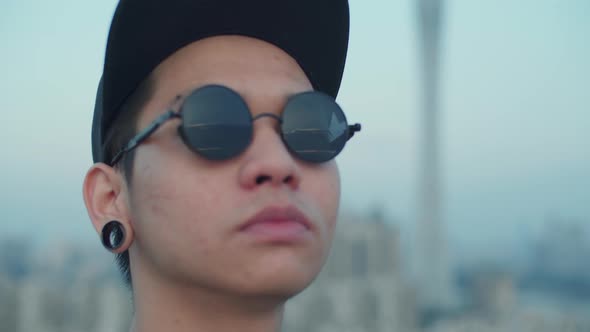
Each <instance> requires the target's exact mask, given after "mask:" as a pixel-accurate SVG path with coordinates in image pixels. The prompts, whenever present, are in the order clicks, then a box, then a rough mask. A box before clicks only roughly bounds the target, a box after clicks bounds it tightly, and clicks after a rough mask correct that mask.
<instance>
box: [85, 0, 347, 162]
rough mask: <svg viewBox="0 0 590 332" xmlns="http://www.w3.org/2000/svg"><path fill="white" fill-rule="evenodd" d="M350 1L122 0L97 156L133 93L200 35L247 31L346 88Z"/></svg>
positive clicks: (97, 111)
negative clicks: (159, 67) (345, 70)
mask: <svg viewBox="0 0 590 332" xmlns="http://www.w3.org/2000/svg"><path fill="white" fill-rule="evenodd" d="M348 34H349V9H348V0H250V1H244V0H121V1H120V2H119V4H118V6H117V9H116V10H115V14H114V17H113V21H112V23H111V28H110V31H109V37H108V41H107V47H106V54H105V63H104V69H103V75H102V78H101V79H100V82H99V85H98V91H97V94H96V103H95V108H94V117H93V122H92V156H93V160H94V162H104V161H105V160H104V157H103V154H104V151H103V148H104V146H103V145H104V136H105V133H106V131H107V130H108V128H109V127H110V125H111V124H112V123H113V121H114V120H115V118H116V116H117V115H118V112H119V110H120V108H121V106H122V105H123V103H124V102H125V100H126V99H127V98H128V97H129V96H130V95H131V94H132V93H133V92H134V91H135V89H136V88H137V87H138V86H139V85H140V84H141V82H142V81H143V80H145V79H146V78H147V77H148V76H149V74H150V73H151V72H152V71H153V70H154V69H155V68H156V66H158V65H159V64H160V63H161V62H162V61H164V60H165V59H166V58H167V57H169V56H170V55H172V54H173V53H175V52H176V51H177V50H179V49H180V48H182V47H184V46H186V45H188V44H190V43H192V42H194V41H197V40H199V39H203V38H207V37H211V36H217V35H243V36H248V37H253V38H257V39H261V40H264V41H266V42H268V43H271V44H274V45H275V46H277V47H279V48H281V49H282V50H284V51H285V52H286V53H287V54H289V55H290V56H291V57H293V58H294V59H295V60H296V61H297V63H298V64H299V65H300V66H301V68H302V69H303V71H304V72H305V74H306V75H307V77H308V79H309V80H310V82H311V83H312V85H313V87H314V89H315V90H318V91H322V92H324V93H326V94H328V95H330V96H332V97H334V98H336V95H337V94H338V90H339V88H340V82H341V80H342V74H343V71H344V64H345V61H346V53H347V49H348Z"/></svg>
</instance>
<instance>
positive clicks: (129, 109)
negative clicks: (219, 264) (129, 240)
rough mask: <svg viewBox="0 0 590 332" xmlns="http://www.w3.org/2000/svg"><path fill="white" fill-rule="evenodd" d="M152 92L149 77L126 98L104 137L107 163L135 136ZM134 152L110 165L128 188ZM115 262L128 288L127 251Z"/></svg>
mask: <svg viewBox="0 0 590 332" xmlns="http://www.w3.org/2000/svg"><path fill="white" fill-rule="evenodd" d="M153 90H154V79H153V77H152V75H150V76H148V77H147V78H146V79H145V80H144V81H143V82H142V83H141V84H140V85H139V86H138V87H137V89H136V90H135V91H134V92H133V93H132V94H131V95H130V96H129V98H127V100H126V101H125V103H124V104H123V106H121V110H120V111H119V112H118V113H119V115H118V116H117V117H116V118H115V120H114V121H113V123H112V124H111V126H110V127H109V129H108V130H107V132H106V135H105V141H104V145H103V152H104V156H105V158H104V160H105V161H106V162H107V163H110V161H111V160H112V159H113V157H114V156H115V155H116V154H117V153H118V152H119V151H121V149H123V148H124V147H125V145H126V144H127V143H128V142H129V141H130V140H131V139H132V138H133V136H135V135H136V133H137V131H138V128H137V120H138V118H139V115H140V114H141V110H142V109H143V108H144V107H145V104H146V103H147V101H148V100H149V99H150V98H151V97H152V94H153ZM134 151H135V149H134V150H131V151H129V152H127V153H125V154H123V157H122V158H121V159H120V160H119V162H118V163H117V164H116V165H112V166H113V167H115V168H116V169H119V170H120V171H121V172H122V173H123V176H124V177H125V182H126V183H127V186H128V187H131V178H132V175H133V160H134V159H135V153H134ZM115 261H116V263H117V266H118V267H119V270H120V271H121V274H122V275H123V280H124V281H125V283H126V284H127V285H128V286H131V282H132V281H131V270H130V267H129V251H128V250H125V251H124V252H122V253H120V254H117V255H116V258H115Z"/></svg>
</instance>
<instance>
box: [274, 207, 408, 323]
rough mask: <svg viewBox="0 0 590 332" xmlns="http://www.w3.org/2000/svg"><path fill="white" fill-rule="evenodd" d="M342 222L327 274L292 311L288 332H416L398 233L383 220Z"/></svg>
mask: <svg viewBox="0 0 590 332" xmlns="http://www.w3.org/2000/svg"><path fill="white" fill-rule="evenodd" d="M339 222H340V224H339V225H338V227H337V231H336V234H335V238H334V243H333V247H332V251H331V254H330V257H329V259H328V261H327V263H326V265H325V267H324V270H323V271H322V273H321V274H320V276H319V277H318V279H317V280H316V281H315V282H314V284H312V286H311V287H309V288H308V289H307V290H305V291H304V292H303V293H302V294H301V295H299V296H297V297H296V298H295V299H293V300H291V301H290V302H289V303H288V305H287V310H286V317H285V321H286V323H285V331H286V332H304V331H325V332H328V331H334V332H336V331H338V332H347V331H350V332H352V331H374V332H385V331H387V332H389V331H400V332H404V331H414V330H415V326H416V323H415V321H416V298H415V292H414V291H413V289H412V288H411V287H409V286H408V285H407V284H406V283H405V282H404V279H403V277H402V273H401V266H400V265H401V264H400V252H399V232H398V231H397V229H396V228H394V227H392V226H391V225H390V224H387V223H386V222H385V221H384V220H382V219H380V218H378V217H377V218H371V219H366V220H365V219H364V220H345V219H343V220H340V221H339Z"/></svg>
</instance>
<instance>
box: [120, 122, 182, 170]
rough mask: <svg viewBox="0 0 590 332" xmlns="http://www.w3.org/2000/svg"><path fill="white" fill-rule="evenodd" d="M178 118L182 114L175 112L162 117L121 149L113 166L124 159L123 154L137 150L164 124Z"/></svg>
mask: <svg viewBox="0 0 590 332" xmlns="http://www.w3.org/2000/svg"><path fill="white" fill-rule="evenodd" d="M178 117H180V114H178V113H176V112H174V111H168V112H166V113H164V114H162V115H160V116H159V117H158V118H157V119H156V120H154V122H152V123H151V124H150V125H149V126H148V127H147V128H145V129H144V130H142V131H141V132H140V133H139V134H137V135H136V136H135V137H133V138H132V139H131V140H130V141H129V143H127V145H126V146H125V147H124V148H123V149H121V150H120V151H119V152H117V154H116V155H115V157H113V160H112V161H111V166H112V165H115V164H116V163H117V162H118V161H119V160H120V159H121V157H123V154H125V153H127V152H129V151H131V150H133V149H135V148H136V147H137V146H138V145H139V144H140V143H141V142H143V141H144V140H145V139H147V138H148V137H149V136H150V135H151V134H153V133H154V131H156V129H158V128H159V127H160V126H161V125H162V124H164V122H166V121H168V120H170V119H173V118H178Z"/></svg>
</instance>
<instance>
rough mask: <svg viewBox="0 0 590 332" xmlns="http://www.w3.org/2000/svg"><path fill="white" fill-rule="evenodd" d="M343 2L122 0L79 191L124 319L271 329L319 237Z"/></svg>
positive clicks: (152, 324)
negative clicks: (112, 258) (113, 270)
mask: <svg viewBox="0 0 590 332" xmlns="http://www.w3.org/2000/svg"><path fill="white" fill-rule="evenodd" d="M347 44H348V4H347V1H346V0H325V1H314V0H289V1H287V0H281V1H270V0H269V1H239V0H233V1H232V0H216V1H212V0H207V1H206V0H192V1H191V0H166V1H164V0H122V1H121V2H120V3H119V5H118V7H117V10H116V12H115V16H114V18H113V22H112V25H111V29H110V33H109V39H108V44H107V49H106V57H105V66H104V71H103V77H102V79H101V83H100V84H99V91H98V94H97V101H96V107H95V114H94V121H93V133H92V145H93V157H94V161H95V162H96V163H95V164H94V165H93V166H92V167H91V168H90V170H89V171H88V173H87V175H86V178H85V181H84V200H85V203H86V207H87V210H88V213H89V216H90V218H91V220H92V223H93V225H94V227H95V229H96V231H97V232H98V233H99V234H100V236H101V239H102V242H103V245H104V246H105V247H106V248H107V249H108V250H110V251H111V252H113V253H116V254H117V255H118V263H119V265H120V267H121V269H122V270H123V272H124V274H125V276H126V279H127V281H128V283H129V285H130V287H131V289H132V292H133V299H134V308H135V316H134V319H133V326H132V328H131V330H132V331H141V332H152V331H176V332H182V331H257V332H260V331H277V330H279V329H280V324H281V319H282V314H283V308H284V303H285V302H286V301H287V300H288V299H289V298H290V297H292V296H294V295H296V294H297V293H299V292H301V291H302V290H303V289H305V287H307V286H308V285H309V284H310V283H311V282H312V281H313V279H314V278H315V277H316V276H317V274H318V273H319V271H320V269H321V267H322V265H323V263H324V261H325V259H326V257H327V255H328V252H329V250H330V246H331V240H332V235H333V232H334V227H335V223H336V216H337V211H338V204H339V196H340V180H339V175H338V169H337V166H336V163H335V161H334V157H335V156H336V155H337V154H338V153H339V152H340V151H341V150H342V148H343V147H344V144H345V142H346V141H347V140H348V139H349V138H350V137H351V136H352V134H353V133H354V132H355V131H358V130H360V125H352V126H349V125H348V123H347V122H346V118H345V116H344V113H343V112H342V110H341V109H340V108H339V107H338V105H337V104H336V102H335V101H334V98H335V97H336V94H337V92H338V88H339V86H340V80H341V77H342V72H343V68H344V62H345V58H346V51H347Z"/></svg>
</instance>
